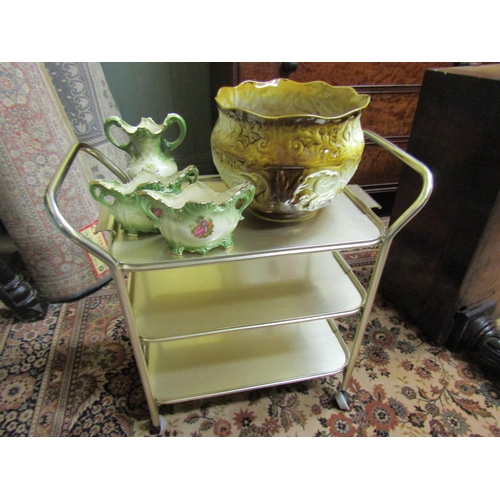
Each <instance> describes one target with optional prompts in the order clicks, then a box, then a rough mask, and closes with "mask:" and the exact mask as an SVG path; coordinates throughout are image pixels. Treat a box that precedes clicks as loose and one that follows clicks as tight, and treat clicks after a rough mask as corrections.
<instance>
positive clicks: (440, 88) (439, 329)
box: [380, 64, 500, 367]
mask: <svg viewBox="0 0 500 500" xmlns="http://www.w3.org/2000/svg"><path fill="white" fill-rule="evenodd" d="M408 152H409V153H410V154H411V155H412V156H414V157H416V158H417V159H419V160H421V161H422V162H424V163H425V164H426V165H427V166H428V167H429V168H430V169H431V171H432V173H433V175H434V181H435V187H434V191H433V194H432V197H431V199H430V201H429V203H428V204H427V205H426V206H425V208H424V209H423V210H422V212H421V213H419V214H418V216H417V217H415V219H414V220H412V221H411V222H410V223H409V224H408V225H407V226H406V227H405V228H404V229H403V230H402V231H401V233H400V234H398V236H397V237H396V238H395V241H394V243H393V247H392V249H391V254H390V256H389V258H388V260H387V264H386V268H385V271H384V276H383V277H382V281H381V284H380V291H381V292H382V293H383V295H385V296H386V298H388V299H390V300H391V301H393V302H394V303H395V305H396V306H397V307H398V309H400V310H401V311H403V312H405V313H406V314H407V315H408V316H409V317H410V318H411V319H412V320H413V321H415V322H416V323H417V325H418V327H419V328H420V329H421V330H422V332H423V333H424V334H425V335H426V336H427V337H428V338H429V339H431V340H434V341H435V342H436V343H438V344H446V345H448V346H449V347H450V348H453V349H455V348H457V349H458V350H460V348H461V347H465V346H466V345H465V343H464V340H467V347H471V346H474V347H475V348H478V349H483V347H484V346H481V345H480V344H481V343H482V340H488V339H487V338H486V336H485V335H484V331H485V330H484V325H485V324H486V323H484V322H483V326H482V327H481V328H482V330H483V331H479V330H478V332H476V333H477V334H478V335H482V337H483V339H482V340H481V339H478V341H477V342H475V341H473V339H472V337H470V336H469V338H468V339H465V337H463V336H462V338H459V337H460V336H461V335H463V333H464V330H463V328H462V327H461V326H460V327H457V320H458V319H459V318H460V317H461V314H462V313H463V312H464V311H467V310H471V309H477V310H479V309H478V304H480V303H485V304H488V307H487V308H485V309H488V310H489V314H490V315H491V318H492V319H496V318H498V317H500V264H499V262H498V258H499V256H500V238H499V231H500V175H499V166H500V64H492V65H481V66H470V67H461V68H449V69H447V70H440V71H436V70H428V71H427V72H426V74H425V78H424V81H423V86H422V92H421V95H420V101H419V103H418V107H417V110H416V114H415V121H414V124H413V128H412V131H411V136H410V141H409V144H408ZM419 184H420V181H419V179H417V176H415V175H413V172H411V171H410V170H409V169H404V170H403V172H402V175H401V178H400V182H399V187H398V192H397V195H396V199H395V203H394V209H393V215H392V216H393V217H397V216H398V215H399V214H401V213H402V212H403V211H404V210H405V209H406V207H407V206H408V203H409V200H412V199H413V198H412V196H414V193H415V192H417V191H418V189H419ZM489 304H492V305H493V307H489ZM466 319H467V318H466ZM462 326H464V325H462ZM457 328H459V329H457ZM471 333H472V332H471ZM456 335H458V337H457V336H456ZM488 342H489V346H487V347H488V349H487V352H488V353H487V356H488V357H489V358H491V359H493V358H494V357H496V359H497V360H498V366H499V367H500V342H499V341H498V340H495V342H496V343H497V344H498V346H497V347H496V348H495V350H496V352H495V350H492V349H491V344H492V342H493V341H492V340H491V339H489V341H488ZM483 351H484V350H483Z"/></svg>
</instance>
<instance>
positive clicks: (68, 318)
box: [0, 249, 500, 437]
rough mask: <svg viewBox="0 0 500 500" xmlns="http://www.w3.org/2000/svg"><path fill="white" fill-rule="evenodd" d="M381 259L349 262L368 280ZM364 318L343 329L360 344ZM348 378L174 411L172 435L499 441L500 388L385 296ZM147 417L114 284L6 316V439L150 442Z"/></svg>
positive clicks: (0, 382) (0, 407)
mask: <svg viewBox="0 0 500 500" xmlns="http://www.w3.org/2000/svg"><path fill="white" fill-rule="evenodd" d="M374 254H375V250H374V249H368V250H364V251H362V252H349V253H347V254H346V258H347V259H348V260H349V261H350V263H351V265H352V266H353V268H354V270H355V272H356V274H357V275H358V277H359V278H360V279H361V280H362V281H364V282H366V281H367V280H368V278H369V275H370V272H371V269H372V267H371V266H372V263H373V258H374ZM357 320H358V316H353V317H350V318H347V319H342V320H341V321H339V322H338V324H339V328H340V330H341V332H342V334H343V336H344V337H345V340H346V342H347V344H348V345H349V344H351V343H352V340H353V336H354V332H355V328H356V324H357ZM341 380H342V375H341V374H339V375H337V376H332V377H326V378H321V379H317V380H314V381H309V382H305V383H299V384H290V385H286V386H280V387H276V388H270V389H262V390H256V391H250V392H246V393H240V394H236V395H232V396H223V397H217V398H211V399H206V400H202V401H193V402H189V403H182V404H176V405H166V406H163V407H162V408H161V413H163V414H164V415H165V416H166V421H167V429H166V432H165V433H164V436H165V437H173V436H183V437H190V436H235V437H236V436H241V437H244V436H260V437H270V436H275V437H280V436H290V437H292V436H299V437H300V436H303V437H314V436H318V437H329V436H334V437H337V436H339V437H340V436H391V437H393V436H394V437H395V436H500V381H499V380H495V379H492V378H491V376H490V378H487V377H486V376H485V374H484V373H482V372H481V370H480V368H479V367H477V366H475V365H473V364H470V363H469V362H467V361H466V360H464V359H462V358H461V357H460V356H458V355H455V354H452V353H450V352H449V351H448V350H447V349H445V348H443V347H435V346H432V345H430V344H429V343H427V342H426V341H425V339H424V338H423V337H422V336H421V335H420V332H419V331H418V330H417V329H416V328H415V327H414V326H412V325H411V324H410V323H409V322H407V321H406V320H405V318H404V317H402V315H401V314H400V313H399V312H398V311H397V310H396V309H395V308H394V307H393V306H391V304H389V303H386V302H385V301H384V299H383V298H382V297H380V296H379V297H377V300H376V303H375V306H374V309H373V312H372V315H371V320H370V323H369V326H368V329H367V333H366V336H365V341H364V343H363V346H362V348H361V351H360V355H359V358H358V361H357V365H356V368H355V370H354V372H353V376H352V379H351V384H350V389H349V393H350V398H351V407H350V409H349V410H348V411H341V410H339V409H338V408H337V405H336V402H335V399H334V395H335V393H336V391H337V388H338V387H339V385H340V382H341ZM149 435H150V433H149V417H148V410H147V406H146V402H145V398H144V394H143V391H142V387H141V384H140V380H139V377H138V373H137V370H136V367H135V363H134V358H133V355H132V349H131V346H130V343H129V341H128V338H127V334H126V327H125V324H124V319H123V316H122V314H121V311H120V307H119V303H118V298H117V295H116V292H115V290H114V288H113V284H112V283H110V284H108V285H106V286H105V287H104V288H102V289H101V290H99V291H97V292H95V293H94V294H92V295H91V296H89V297H86V298H84V299H81V300H80V301H78V302H73V303H64V304H52V305H51V306H50V310H49V312H48V314H47V317H46V318H45V319H44V320H42V321H39V322H36V323H22V322H19V321H15V320H14V319H13V318H12V314H11V313H10V311H8V310H7V309H5V308H3V309H0V436H137V437H141V436H149Z"/></svg>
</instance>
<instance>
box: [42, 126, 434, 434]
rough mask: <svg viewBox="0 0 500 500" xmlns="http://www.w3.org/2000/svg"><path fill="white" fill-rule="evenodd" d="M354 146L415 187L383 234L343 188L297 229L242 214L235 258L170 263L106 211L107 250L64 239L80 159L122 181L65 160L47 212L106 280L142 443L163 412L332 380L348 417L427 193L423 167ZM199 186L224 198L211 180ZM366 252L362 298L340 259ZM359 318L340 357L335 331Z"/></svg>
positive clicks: (160, 427)
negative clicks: (114, 301)
mask: <svg viewBox="0 0 500 500" xmlns="http://www.w3.org/2000/svg"><path fill="white" fill-rule="evenodd" d="M364 135H365V138H366V139H369V140H372V141H374V142H375V143H376V144H378V145H379V146H381V147H382V148H384V149H386V150H387V151H388V152H389V153H391V154H392V155H394V156H396V157H397V158H399V159H400V160H401V161H402V162H404V163H405V164H406V165H407V166H409V167H410V168H412V169H413V170H415V171H416V172H417V173H418V174H420V176H421V178H422V187H421V191H420V193H419V195H418V197H417V198H416V199H415V200H414V202H413V203H412V204H411V205H410V206H409V208H408V209H407V210H406V211H405V212H404V213H403V214H402V215H401V216H400V217H399V218H398V219H397V220H395V221H394V222H392V223H391V224H390V225H389V227H386V225H385V224H384V223H383V222H382V221H381V220H380V219H379V217H377V215H376V214H375V213H374V211H373V209H374V208H375V207H376V206H377V204H376V203H375V202H374V201H373V200H372V198H371V197H369V196H368V195H367V194H366V193H365V192H364V191H363V190H362V189H361V188H359V186H355V185H349V186H347V188H346V189H345V190H344V191H343V192H342V193H341V194H340V195H338V196H337V197H336V198H334V199H333V200H332V202H331V203H330V204H329V205H328V206H327V207H325V208H323V209H321V210H320V211H319V212H318V213H317V214H316V215H315V216H314V217H312V218H311V219H309V220H308V221H307V222H299V223H292V224H280V223H272V222H267V221H263V220H258V219H256V218H255V217H253V216H251V215H250V214H248V215H247V214H244V215H245V219H244V220H242V221H241V222H240V223H239V224H238V226H237V228H236V229H235V232H234V242H235V244H234V247H232V248H230V249H227V250H224V249H222V248H216V249H213V250H211V251H209V252H208V253H207V254H205V255H200V254H192V253H185V254H183V255H182V256H177V255H174V254H172V253H171V252H170V251H169V248H168V246H167V245H166V243H165V240H164V239H163V237H162V236H161V234H152V233H151V234H142V235H139V236H129V235H127V234H126V233H125V231H123V230H122V229H120V227H119V224H117V222H116V221H115V220H114V218H113V217H112V216H110V215H109V214H108V213H107V211H106V209H105V208H104V207H103V209H102V211H101V217H100V220H99V226H98V230H101V231H107V235H108V240H109V244H108V249H107V250H105V249H103V248H101V247H100V246H99V245H98V244H96V243H95V242H93V241H92V240H90V239H89V238H87V237H86V236H84V235H82V234H81V233H80V232H79V231H77V230H76V229H75V228H73V227H72V226H71V225H70V224H69V223H68V222H67V220H66V219H65V217H64V216H63V214H62V213H61V211H60V209H59V206H58V204H57V197H58V194H59V192H60V189H61V186H62V184H63V182H64V179H65V177H66V175H67V173H68V171H69V169H70V167H71V165H72V164H73V162H74V160H75V158H76V157H77V155H78V154H79V153H80V152H84V153H86V154H89V155H91V156H93V157H94V158H96V159H97V160H99V161H100V162H101V163H102V164H103V165H104V166H105V167H107V168H108V169H109V170H110V171H111V173H113V174H114V175H116V176H117V177H118V178H119V179H120V180H121V181H122V182H129V179H128V178H127V176H126V175H125V174H124V173H123V172H122V171H121V170H120V169H118V168H117V167H116V166H115V165H114V164H113V163H112V162H110V161H109V160H108V159H107V158H106V157H105V156H104V155H102V153H100V152H99V151H98V150H97V149H96V148H94V147H92V146H90V145H88V144H85V143H77V144H75V145H74V146H73V147H72V148H71V149H70V151H69V152H68V154H67V156H66V158H65V159H64V160H63V161H62V163H61V165H60V167H59V168H58V169H57V171H56V172H55V174H54V176H53V178H52V179H51V181H50V184H49V186H48V188H47V191H46V195H45V204H46V208H47V210H48V212H49V214H50V216H51V217H52V219H53V220H54V222H55V224H56V226H57V227H58V228H59V229H60V230H61V231H62V233H63V234H64V235H65V236H66V237H68V238H69V239H70V240H71V241H73V242H74V243H76V244H77V245H79V246H80V247H82V248H83V249H84V250H87V251H88V252H90V253H91V254H92V255H94V256H95V257H97V258H98V259H100V260H101V261H102V262H103V263H104V264H106V265H107V266H108V267H109V269H110V272H111V275H112V277H113V280H114V285H115V287H116V290H117V292H118V295H119V299H120V304H121V308H122V311H123V315H124V318H125V322H126V325H127V331H128V335H129V338H130V342H131V345H132V349H133V353H134V356H135V360H136V363H137V367H138V371H139V374H140V377H141V382H142V386H143V388H144V393H145V396H146V400H147V404H148V408H149V411H150V416H151V430H152V432H155V433H163V432H164V431H165V428H166V420H165V417H164V416H163V415H161V414H160V412H159V408H160V406H161V405H162V404H171V403H177V402H181V401H188V400H195V399H201V398H206V397H215V396H220V395H223V394H229V393H234V392H241V391H247V390H251V389H259V388H264V387H268V386H274V385H280V384H289V383H293V382H298V381H304V380H309V379H314V378H319V377H325V376H329V375H334V374H337V373H340V372H343V379H342V384H341V387H340V389H339V390H338V392H337V395H336V401H337V404H338V406H339V408H341V409H343V410H347V409H349V396H348V392H347V388H348V384H349V380H350V378H351V375H352V372H353V369H354V366H355V361H356V358H357V356H358V352H359V349H360V347H361V344H362V341H363V337H364V334H365V330H366V327H367V324H368V320H369V316H370V313H371V310H372V306H373V302H374V299H375V295H376V292H377V288H378V285H379V282H380V278H381V276H382V272H383V269H384V265H385V262H386V259H387V256H388V252H389V249H390V246H391V243H392V241H393V238H394V236H395V235H396V234H397V233H398V231H400V230H401V228H403V227H404V226H405V225H406V224H407V223H408V222H409V221H410V220H411V219H412V218H413V217H414V216H415V215H416V214H417V213H418V212H419V211H420V210H421V209H422V207H423V206H424V205H425V203H426V202H427V200H428V199H429V197H430V195H431V192H432V186H433V179H432V174H431V173H430V171H429V169H428V168H427V167H426V166H425V165H424V164H423V163H421V162H420V161H418V160H416V159H415V158H413V157H412V156H410V155H409V154H407V153H406V152H404V151H403V150H401V149H400V148H398V147H397V146H395V145H394V144H392V143H391V142H389V141H387V140H386V139H384V138H382V137H380V136H379V135H377V134H375V133H374V132H371V131H368V130H365V131H364ZM200 180H201V181H203V182H205V183H207V184H209V185H210V186H211V187H212V188H214V189H217V188H218V187H220V189H221V190H222V189H225V188H226V187H225V185H224V184H223V183H222V181H221V180H220V178H218V177H217V176H200ZM373 245H378V254H377V259H376V262H375V265H374V268H373V272H372V275H371V278H370V281H369V285H368V287H367V288H366V289H365V288H364V287H363V286H362V285H361V283H360V282H359V281H358V279H357V278H356V276H355V275H354V273H353V271H352V270H351V268H350V267H349V265H348V264H347V262H346V261H345V259H344V258H343V257H342V255H341V253H340V252H341V251H342V250H346V249H353V248H363V247H365V248H366V247H370V246H373ZM358 312H360V313H361V314H360V320H359V323H358V325H357V330H356V334H355V337H354V341H353V344H352V347H351V349H350V350H348V348H347V347H346V344H345V343H344V341H343V340H342V336H341V334H340V332H339V330H338V328H337V326H336V323H335V319H336V318H339V317H342V316H347V315H351V314H355V313H358Z"/></svg>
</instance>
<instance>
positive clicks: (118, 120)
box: [104, 116, 135, 158]
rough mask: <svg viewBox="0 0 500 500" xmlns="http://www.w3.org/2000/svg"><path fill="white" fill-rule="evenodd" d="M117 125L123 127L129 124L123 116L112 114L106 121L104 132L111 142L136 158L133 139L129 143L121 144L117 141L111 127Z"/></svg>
mask: <svg viewBox="0 0 500 500" xmlns="http://www.w3.org/2000/svg"><path fill="white" fill-rule="evenodd" d="M113 125H115V126H116V127H119V128H123V126H124V125H128V124H127V123H126V122H124V121H123V120H122V119H121V118H118V117H117V116H111V117H109V118H108V119H107V120H106V121H105V122H104V133H105V134H106V137H107V138H108V139H109V142H111V144H113V146H116V147H117V148H120V149H122V150H123V151H125V152H126V153H128V154H129V155H130V156H131V157H132V158H135V151H134V147H133V145H132V141H128V142H127V144H120V143H119V142H117V141H116V139H115V138H114V137H113V136H112V135H111V131H110V128H111V127H112V126H113Z"/></svg>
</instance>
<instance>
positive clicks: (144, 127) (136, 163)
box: [104, 113, 186, 179]
mask: <svg viewBox="0 0 500 500" xmlns="http://www.w3.org/2000/svg"><path fill="white" fill-rule="evenodd" d="M174 123H177V124H178V126H179V131H180V133H179V137H178V138H177V139H176V140H175V141H172V142H169V141H167V140H166V139H164V138H163V137H162V135H163V134H164V133H165V131H166V130H167V128H168V127H170V126H171V125H172V124H174ZM112 126H116V127H119V128H121V129H122V130H123V131H124V132H125V133H126V134H127V135H128V136H129V138H130V140H129V142H127V143H124V144H120V143H119V142H118V141H117V140H116V139H115V138H114V137H113V135H112V134H111V127H112ZM104 132H105V134H106V137H107V138H108V139H109V141H110V142H111V143H112V144H113V145H114V146H116V147H117V148H120V149H122V150H123V151H126V152H127V153H128V154H129V155H130V156H131V159H130V161H129V164H128V167H127V175H128V176H129V178H130V179H133V178H134V177H135V176H136V175H137V174H139V172H141V170H147V171H150V172H154V173H155V174H157V175H159V176H160V177H169V176H171V175H173V174H175V172H177V164H176V163H175V161H174V159H173V158H172V156H171V152H172V151H173V150H174V149H175V148H176V147H177V146H179V145H180V144H181V143H182V141H183V140H184V138H185V137H186V122H185V121H184V119H183V118H182V117H181V116H180V115H178V114H176V113H170V114H169V115H168V116H167V117H166V118H165V120H164V121H163V123H162V124H157V123H156V122H155V121H154V120H153V119H152V118H141V121H140V123H139V125H137V126H136V127H134V126H132V125H129V124H128V123H127V122H125V121H124V120H122V119H121V118H119V117H117V116H111V117H109V118H108V119H107V120H106V121H105V122H104Z"/></svg>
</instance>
